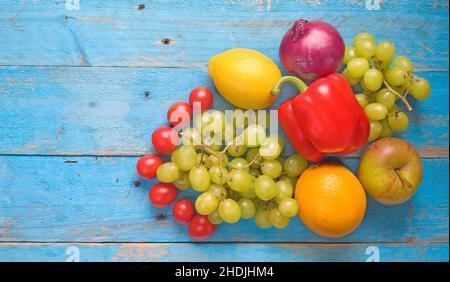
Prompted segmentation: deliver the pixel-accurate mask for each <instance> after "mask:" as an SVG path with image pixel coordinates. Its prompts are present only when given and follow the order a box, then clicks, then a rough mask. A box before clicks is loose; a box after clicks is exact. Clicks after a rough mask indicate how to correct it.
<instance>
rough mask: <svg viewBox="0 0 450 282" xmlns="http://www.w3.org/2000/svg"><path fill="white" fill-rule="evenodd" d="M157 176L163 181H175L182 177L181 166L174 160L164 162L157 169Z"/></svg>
mask: <svg viewBox="0 0 450 282" xmlns="http://www.w3.org/2000/svg"><path fill="white" fill-rule="evenodd" d="M156 177H158V179H159V181H161V182H165V183H170V182H174V181H175V180H177V179H178V178H179V177H180V168H179V167H178V166H177V164H176V163H173V162H167V163H163V164H162V165H160V166H159V167H158V169H157V170H156Z"/></svg>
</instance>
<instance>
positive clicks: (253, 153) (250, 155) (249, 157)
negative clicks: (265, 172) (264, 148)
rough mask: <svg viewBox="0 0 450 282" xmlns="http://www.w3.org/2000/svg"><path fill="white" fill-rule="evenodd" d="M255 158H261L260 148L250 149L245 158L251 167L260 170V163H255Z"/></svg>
mask: <svg viewBox="0 0 450 282" xmlns="http://www.w3.org/2000/svg"><path fill="white" fill-rule="evenodd" d="M255 158H259V148H253V149H250V150H249V151H248V152H247V155H246V157H245V159H246V160H247V162H248V163H251V165H250V167H252V168H258V167H259V166H260V162H259V161H254V159H255Z"/></svg>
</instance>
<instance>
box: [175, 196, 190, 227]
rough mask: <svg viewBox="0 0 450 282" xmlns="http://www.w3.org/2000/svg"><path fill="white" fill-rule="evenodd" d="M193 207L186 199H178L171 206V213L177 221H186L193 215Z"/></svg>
mask: <svg viewBox="0 0 450 282" xmlns="http://www.w3.org/2000/svg"><path fill="white" fill-rule="evenodd" d="M194 213H195V208H194V205H193V204H192V202H191V201H189V200H188V199H181V200H178V201H177V202H176V203H175V205H173V208H172V214H173V217H174V218H175V220H176V221H177V222H178V223H182V224H184V223H188V222H189V221H191V219H192V218H193V217H194Z"/></svg>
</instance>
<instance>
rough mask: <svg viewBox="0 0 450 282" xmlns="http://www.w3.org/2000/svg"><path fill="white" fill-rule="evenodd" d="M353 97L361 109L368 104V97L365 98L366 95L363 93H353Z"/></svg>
mask: <svg viewBox="0 0 450 282" xmlns="http://www.w3.org/2000/svg"><path fill="white" fill-rule="evenodd" d="M355 98H356V101H358V103H359V105H360V106H361V107H362V108H363V109H364V107H365V106H367V105H368V104H369V99H368V98H367V95H366V94H364V93H358V94H355Z"/></svg>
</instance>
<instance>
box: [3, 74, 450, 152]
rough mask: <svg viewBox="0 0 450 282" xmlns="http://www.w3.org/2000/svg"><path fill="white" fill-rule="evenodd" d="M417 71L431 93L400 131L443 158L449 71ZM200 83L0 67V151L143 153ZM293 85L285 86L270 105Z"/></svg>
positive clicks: (200, 78) (197, 78)
mask: <svg viewBox="0 0 450 282" xmlns="http://www.w3.org/2000/svg"><path fill="white" fill-rule="evenodd" d="M419 75H422V76H424V77H426V78H427V79H429V80H430V83H431V84H432V85H433V93H432V95H431V96H430V98H429V99H428V100H426V101H421V102H420V103H419V102H417V103H415V104H413V106H414V108H415V111H413V112H412V113H409V114H408V115H409V116H410V119H411V125H410V127H409V128H408V130H407V131H405V132H403V133H401V134H399V135H400V136H402V137H404V138H406V139H407V140H409V141H410V142H412V143H413V144H414V146H415V147H416V148H418V149H420V150H421V153H422V155H424V156H427V157H448V119H449V118H448V108H449V102H448V101H449V100H448V87H449V84H448V83H449V82H448V73H447V72H426V73H419ZM198 85H207V86H209V87H211V89H213V88H214V86H213V85H212V82H211V80H210V78H209V77H208V74H207V71H206V70H201V69H184V68H104V67H100V68H67V67H0V97H1V101H2V102H1V103H0V120H4V121H7V122H6V123H5V124H4V125H3V128H2V130H1V131H0V153H2V154H50V155H64V154H71V155H86V154H89V155H135V154H144V153H146V152H149V151H150V150H151V148H150V144H151V142H150V136H151V132H152V131H153V130H154V129H155V128H156V127H159V126H161V125H165V124H167V118H166V110H167V109H168V108H169V107H170V105H171V104H172V103H174V102H176V101H186V100H187V99H188V96H189V91H190V89H192V88H194V87H196V86H198ZM293 90H294V89H293V88H292V87H287V89H286V91H283V93H282V94H281V96H280V98H279V99H278V100H277V101H276V103H275V105H273V107H272V109H275V108H276V107H277V105H279V104H280V103H281V101H283V100H284V99H285V98H287V97H290V96H292V95H294V94H295V91H293ZM146 91H148V92H149V93H150V94H149V95H148V97H146V96H145V94H144V93H145V92H146ZM216 94H217V93H216ZM214 97H215V107H216V108H218V109H233V106H232V105H230V104H229V103H228V102H226V101H224V99H223V98H222V97H221V96H220V95H219V94H217V95H215V96H214ZM155 105H158V106H157V107H156V108H155ZM399 105H400V103H399ZM285 141H286V139H285ZM285 143H287V144H288V142H287V141H286V142H285ZM287 153H292V148H291V147H290V146H288V148H287Z"/></svg>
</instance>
